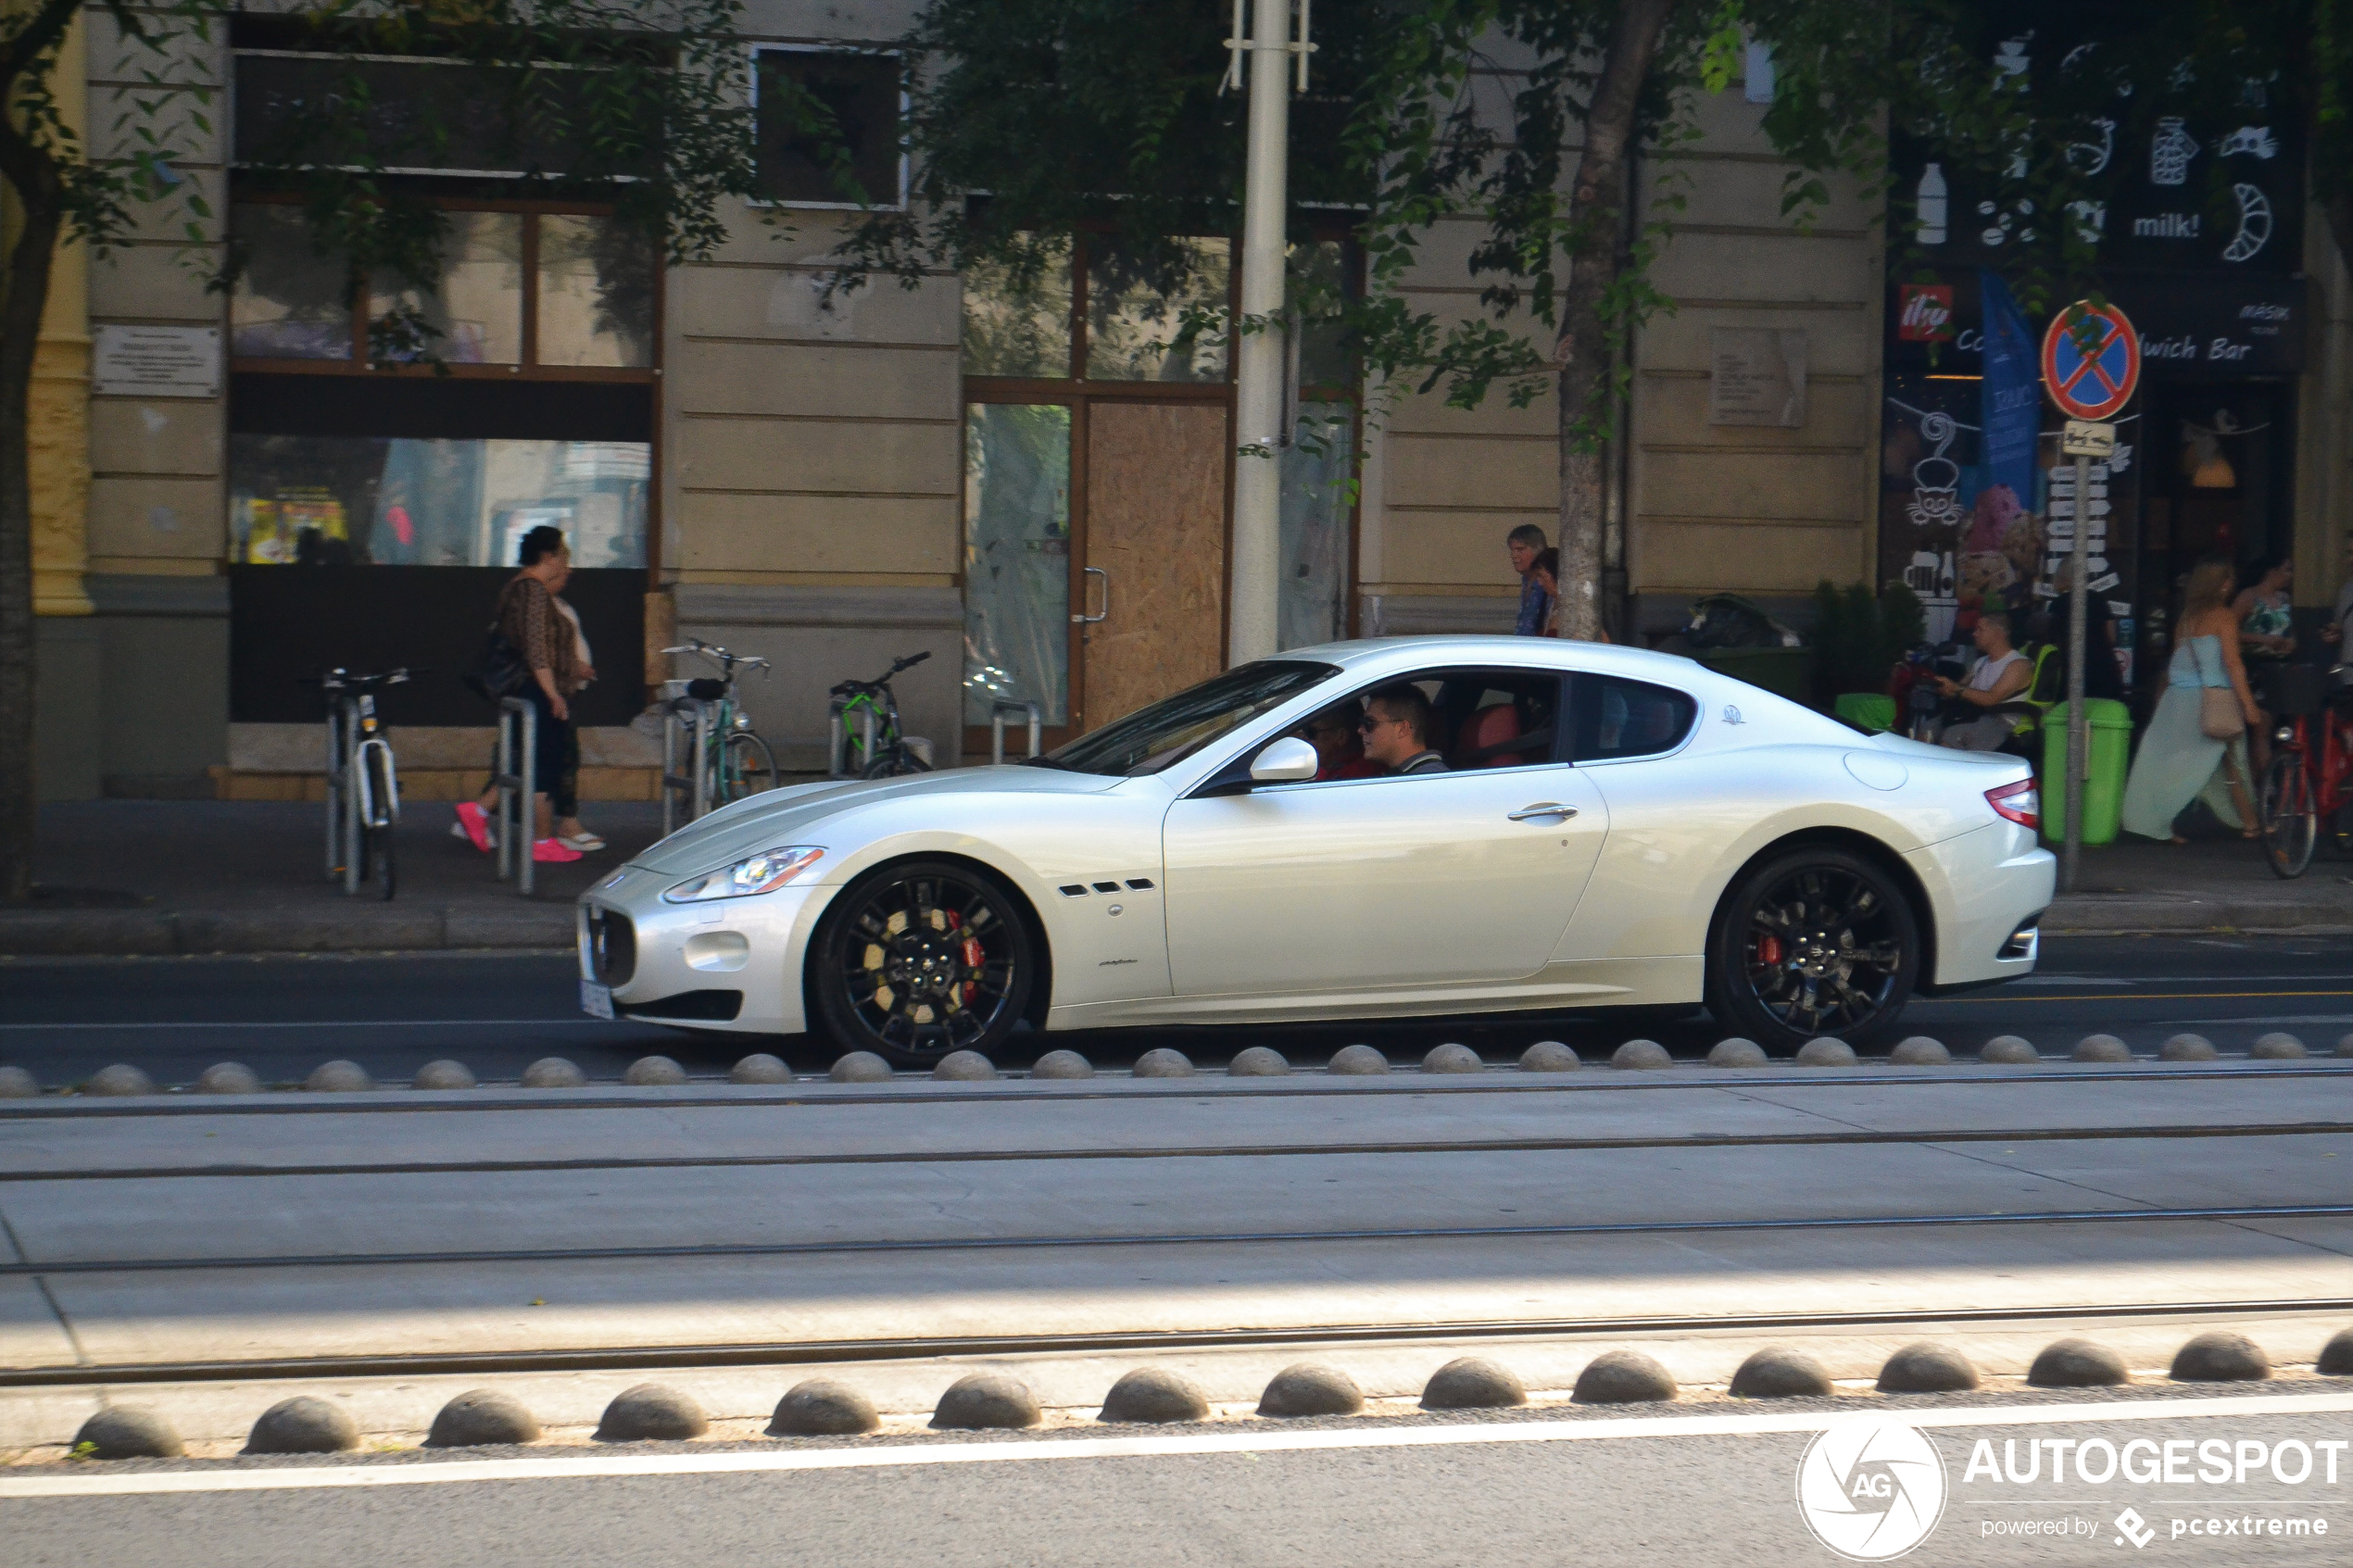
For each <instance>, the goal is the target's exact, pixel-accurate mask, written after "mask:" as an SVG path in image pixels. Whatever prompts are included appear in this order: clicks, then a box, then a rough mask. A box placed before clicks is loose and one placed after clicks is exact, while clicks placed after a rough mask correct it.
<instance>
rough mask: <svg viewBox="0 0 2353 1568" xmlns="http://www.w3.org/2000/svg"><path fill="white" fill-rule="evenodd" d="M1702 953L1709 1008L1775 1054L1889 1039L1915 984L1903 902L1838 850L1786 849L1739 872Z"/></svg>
mask: <svg viewBox="0 0 2353 1568" xmlns="http://www.w3.org/2000/svg"><path fill="white" fill-rule="evenodd" d="M1707 946H1708V952H1707V1008H1708V1010H1709V1011H1710V1012H1712V1013H1714V1014H1715V1015H1716V1017H1717V1020H1718V1022H1721V1023H1722V1024H1724V1025H1725V1026H1726V1027H1727V1028H1730V1029H1732V1030H1735V1031H1737V1032H1738V1033H1740V1034H1742V1035H1747V1036H1748V1037H1749V1038H1750V1039H1752V1040H1755V1042H1756V1043H1757V1044H1758V1045H1760V1046H1762V1047H1765V1048H1766V1049H1767V1050H1768V1051H1773V1052H1776V1053H1779V1054H1783V1055H1786V1054H1788V1053H1790V1052H1793V1051H1794V1050H1796V1049H1797V1047H1800V1046H1802V1045H1804V1044H1805V1043H1806V1041H1808V1040H1811V1039H1816V1038H1818V1037H1821V1036H1824V1035H1828V1036H1830V1037H1831V1038H1833V1039H1840V1040H1844V1041H1846V1042H1847V1043H1849V1044H1850V1045H1865V1044H1869V1043H1870V1042H1872V1041H1875V1040H1877V1039H1879V1038H1880V1037H1881V1036H1882V1035H1887V1034H1888V1033H1890V1032H1891V1031H1893V1030H1894V1027H1895V1024H1896V1022H1897V1020H1899V1019H1900V1018H1901V1017H1902V1016H1903V1013H1904V1009H1905V1006H1906V1004H1907V1003H1909V1002H1910V1000H1911V998H1912V989H1913V986H1914V985H1916V984H1918V982H1919V966H1920V935H1919V922H1918V921H1917V920H1916V919H1915V918H1914V917H1913V914H1912V906H1911V901H1910V900H1909V899H1908V898H1906V897H1905V894H1904V890H1903V888H1902V887H1901V886H1899V885H1898V884H1896V881H1895V879H1894V876H1893V875H1892V874H1891V873H1889V872H1886V871H1884V870H1882V869H1881V867H1879V866H1878V865H1876V864H1874V863H1873V862H1872V861H1870V860H1868V859H1864V858H1863V857H1861V856H1859V855H1855V854H1851V853H1849V852H1848V851H1846V850H1843V849H1833V848H1828V847H1820V848H1803V849H1793V850H1791V851H1789V852H1788V853H1786V854H1782V855H1777V856H1774V857H1773V858H1772V859H1769V860H1766V861H1764V862H1762V863H1760V864H1758V865H1756V866H1754V867H1752V868H1751V869H1750V870H1749V871H1747V872H1744V873H1743V875H1742V876H1741V878H1740V880H1739V881H1738V882H1736V883H1734V884H1733V885H1732V890H1731V892H1730V894H1729V895H1727V896H1726V897H1725V899H1724V902H1723V904H1722V906H1721V907H1720V909H1719V910H1718V915H1717V921H1716V926H1715V929H1714V931H1713V932H1711V933H1710V935H1709V937H1708V945H1707Z"/></svg>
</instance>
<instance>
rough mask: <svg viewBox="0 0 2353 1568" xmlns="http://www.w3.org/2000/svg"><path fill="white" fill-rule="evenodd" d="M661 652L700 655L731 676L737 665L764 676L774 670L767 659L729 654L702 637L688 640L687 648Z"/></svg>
mask: <svg viewBox="0 0 2353 1568" xmlns="http://www.w3.org/2000/svg"><path fill="white" fill-rule="evenodd" d="M661 651H662V652H664V653H698V654H700V655H702V656H703V657H704V658H705V659H710V660H711V662H712V663H714V664H716V665H718V666H719V668H720V669H721V670H722V671H725V672H726V673H727V674H729V675H730V676H732V675H733V674H734V673H735V671H736V666H737V665H741V666H742V667H743V668H745V669H747V670H757V671H761V673H762V674H765V673H767V672H768V671H770V670H771V669H773V668H774V666H772V665H771V664H770V663H769V662H768V661H767V660H766V659H762V658H761V657H760V656H759V655H758V654H752V653H729V652H728V651H727V650H726V649H725V648H723V647H721V646H719V645H718V644H717V643H706V642H704V641H703V640H702V639H701V638H700V637H689V638H687V639H686V646H684V647H676V648H664V649H662V650H661Z"/></svg>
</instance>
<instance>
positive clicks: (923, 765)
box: [826, 650, 931, 779]
mask: <svg viewBox="0 0 2353 1568" xmlns="http://www.w3.org/2000/svg"><path fill="white" fill-rule="evenodd" d="M930 657H931V654H930V652H929V651H928V650H926V651H925V652H923V653H911V654H909V655H908V656H907V657H906V658H904V659H895V660H893V661H892V663H891V666H890V668H889V669H888V670H887V671H884V672H883V675H882V678H881V679H880V680H877V681H844V682H842V683H841V684H839V685H837V686H836V687H834V689H833V690H832V691H831V692H829V693H827V694H826V695H827V696H831V697H832V698H833V706H834V711H835V712H836V713H837V714H839V715H840V718H841V726H842V729H843V730H844V731H845V732H846V738H845V740H844V741H843V743H842V753H843V756H844V758H845V759H846V761H845V766H844V767H843V770H842V771H844V772H848V773H853V774H855V775H857V776H858V777H859V778H862V779H887V778H895V777H897V776H898V775H900V774H901V773H928V772H930V771H931V760H930V759H928V758H926V757H925V756H923V755H921V754H920V753H918V752H917V751H916V750H915V748H914V746H912V745H911V744H910V743H909V742H908V739H907V737H906V736H905V735H904V734H900V729H899V694H898V693H896V692H894V691H892V690H891V689H890V680H891V677H892V676H894V675H896V674H898V673H899V672H900V671H902V670H912V669H913V668H914V667H915V666H916V665H918V664H921V663H922V662H923V661H924V660H925V659H929V658H930ZM869 714H871V715H873V723H874V727H873V729H872V731H871V732H870V731H869V730H868V729H867V727H866V716H867V715H869Z"/></svg>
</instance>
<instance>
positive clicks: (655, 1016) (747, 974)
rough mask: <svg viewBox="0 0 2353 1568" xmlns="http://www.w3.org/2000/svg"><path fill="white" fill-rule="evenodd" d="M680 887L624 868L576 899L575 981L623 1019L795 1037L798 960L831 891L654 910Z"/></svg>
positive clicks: (801, 1026)
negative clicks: (601, 996)
mask: <svg viewBox="0 0 2353 1568" xmlns="http://www.w3.org/2000/svg"><path fill="white" fill-rule="evenodd" d="M680 880H681V879H680V878H679V877H677V876H675V875H664V874H661V873H659V872H648V871H645V870H642V869H640V868H638V867H634V866H630V867H623V869H622V871H621V872H618V873H617V874H615V875H613V876H611V877H609V878H608V879H606V880H605V881H604V882H603V883H600V884H598V886H597V887H596V888H595V889H594V890H592V891H591V892H589V893H587V894H585V895H583V896H582V897H581V900H580V905H579V909H578V911H577V919H576V921H575V922H574V932H575V936H576V941H577V945H578V950H579V954H580V976H581V978H582V979H584V980H594V981H598V982H600V983H602V984H604V985H610V987H611V988H612V1001H613V1010H614V1011H615V1012H616V1013H619V1014H621V1015H623V1016H624V1017H628V1018H634V1019H643V1020H645V1021H647V1022H658V1023H673V1024H676V1025H678V1026H679V1027H681V1028H687V1029H713V1030H720V1031H725V1032H731V1033H737V1034H747V1035H798V1034H800V1033H803V1032H804V1031H805V1030H806V1029H807V1028H808V1020H807V1018H806V1017H805V1016H804V1009H803V1007H802V1004H801V986H800V973H801V960H802V958H803V956H804V955H805V954H806V952H807V951H808V947H809V936H810V933H811V932H812V930H813V929H814V927H815V925H816V922H817V916H818V915H819V913H820V912H822V911H823V909H824V906H825V903H826V901H827V900H828V899H829V898H830V897H831V896H832V895H833V893H834V891H835V890H834V889H833V888H830V887H823V886H811V887H796V886H786V887H781V888H778V889H777V890H776V891H775V892H774V893H763V894H760V895H758V896H756V897H749V898H717V899H713V900H711V901H710V902H708V903H702V904H665V903H663V902H662V899H661V894H662V890H663V889H664V888H666V887H672V886H675V885H676V884H677V883H678V882H679V881H680ZM731 997H739V998H740V1000H738V1001H731V1000H730V998H731Z"/></svg>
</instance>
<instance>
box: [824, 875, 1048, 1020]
mask: <svg viewBox="0 0 2353 1568" xmlns="http://www.w3.org/2000/svg"><path fill="white" fill-rule="evenodd" d="M1039 958H1040V955H1039V954H1038V947H1037V944H1036V942H1035V940H1034V939H1033V938H1032V936H1031V935H1030V930H1029V925H1028V922H1026V920H1024V919H1023V917H1022V914H1021V911H1020V909H1019V907H1018V905H1017V904H1016V902H1015V900H1014V898H1013V895H1012V894H1011V893H1010V892H1008V891H1007V890H1006V889H1005V887H1004V885H1003V884H1001V883H1000V882H999V881H998V880H997V879H996V878H995V877H993V876H990V875H989V874H988V873H987V872H983V871H981V870H980V869H979V868H977V867H975V866H971V865H967V864H965V863H963V862H961V861H956V860H928V859H927V860H901V861H899V862H897V863H895V864H892V865H887V866H878V867H876V868H875V870H873V871H871V872H867V873H866V874H865V875H864V876H862V877H860V878H859V879H858V880H857V881H856V882H853V883H851V884H849V886H848V887H846V888H844V889H843V890H842V892H841V896H840V897H837V898H836V899H835V900H834V901H833V904H832V905H831V906H830V907H829V908H828V909H826V911H825V915H824V920H823V921H821V922H819V924H818V927H817V932H816V935H815V936H814V937H813V938H812V940H811V942H810V947H809V958H808V960H807V962H808V972H809V982H808V985H809V994H810V1001H811V1003H812V1013H813V1014H814V1016H815V1019H816V1021H817V1022H818V1023H819V1024H820V1025H821V1026H822V1027H823V1029H824V1032H825V1034H826V1035H828V1036H830V1037H831V1039H832V1040H833V1042H834V1043H835V1044H836V1045H837V1046H838V1047H840V1048H841V1049H843V1050H845V1051H852V1050H865V1051H873V1052H874V1053H875V1054H876V1055H877V1056H881V1057H884V1058H886V1059H887V1060H891V1061H894V1062H898V1063H900V1065H902V1066H918V1067H919V1066H925V1065H927V1064H929V1063H931V1062H935V1061H937V1060H939V1059H940V1058H941V1057H943V1056H946V1055H947V1054H948V1053H949V1052H950V1051H957V1050H974V1051H978V1052H980V1053H981V1054H982V1055H984V1056H987V1055H990V1054H992V1053H993V1052H994V1051H995V1050H996V1048H997V1047H998V1046H999V1045H1000V1044H1001V1043H1002V1042H1003V1041H1004V1038H1005V1036H1006V1035H1010V1034H1012V1033H1013V1027H1014V1025H1016V1024H1018V1023H1019V1022H1021V1021H1022V1018H1023V1016H1024V1015H1025V1014H1026V1012H1027V1011H1028V1008H1029V1000H1030V997H1031V995H1032V993H1033V991H1034V989H1035V987H1036V985H1037V976H1038V972H1039V969H1040V967H1041V965H1040V961H1039Z"/></svg>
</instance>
